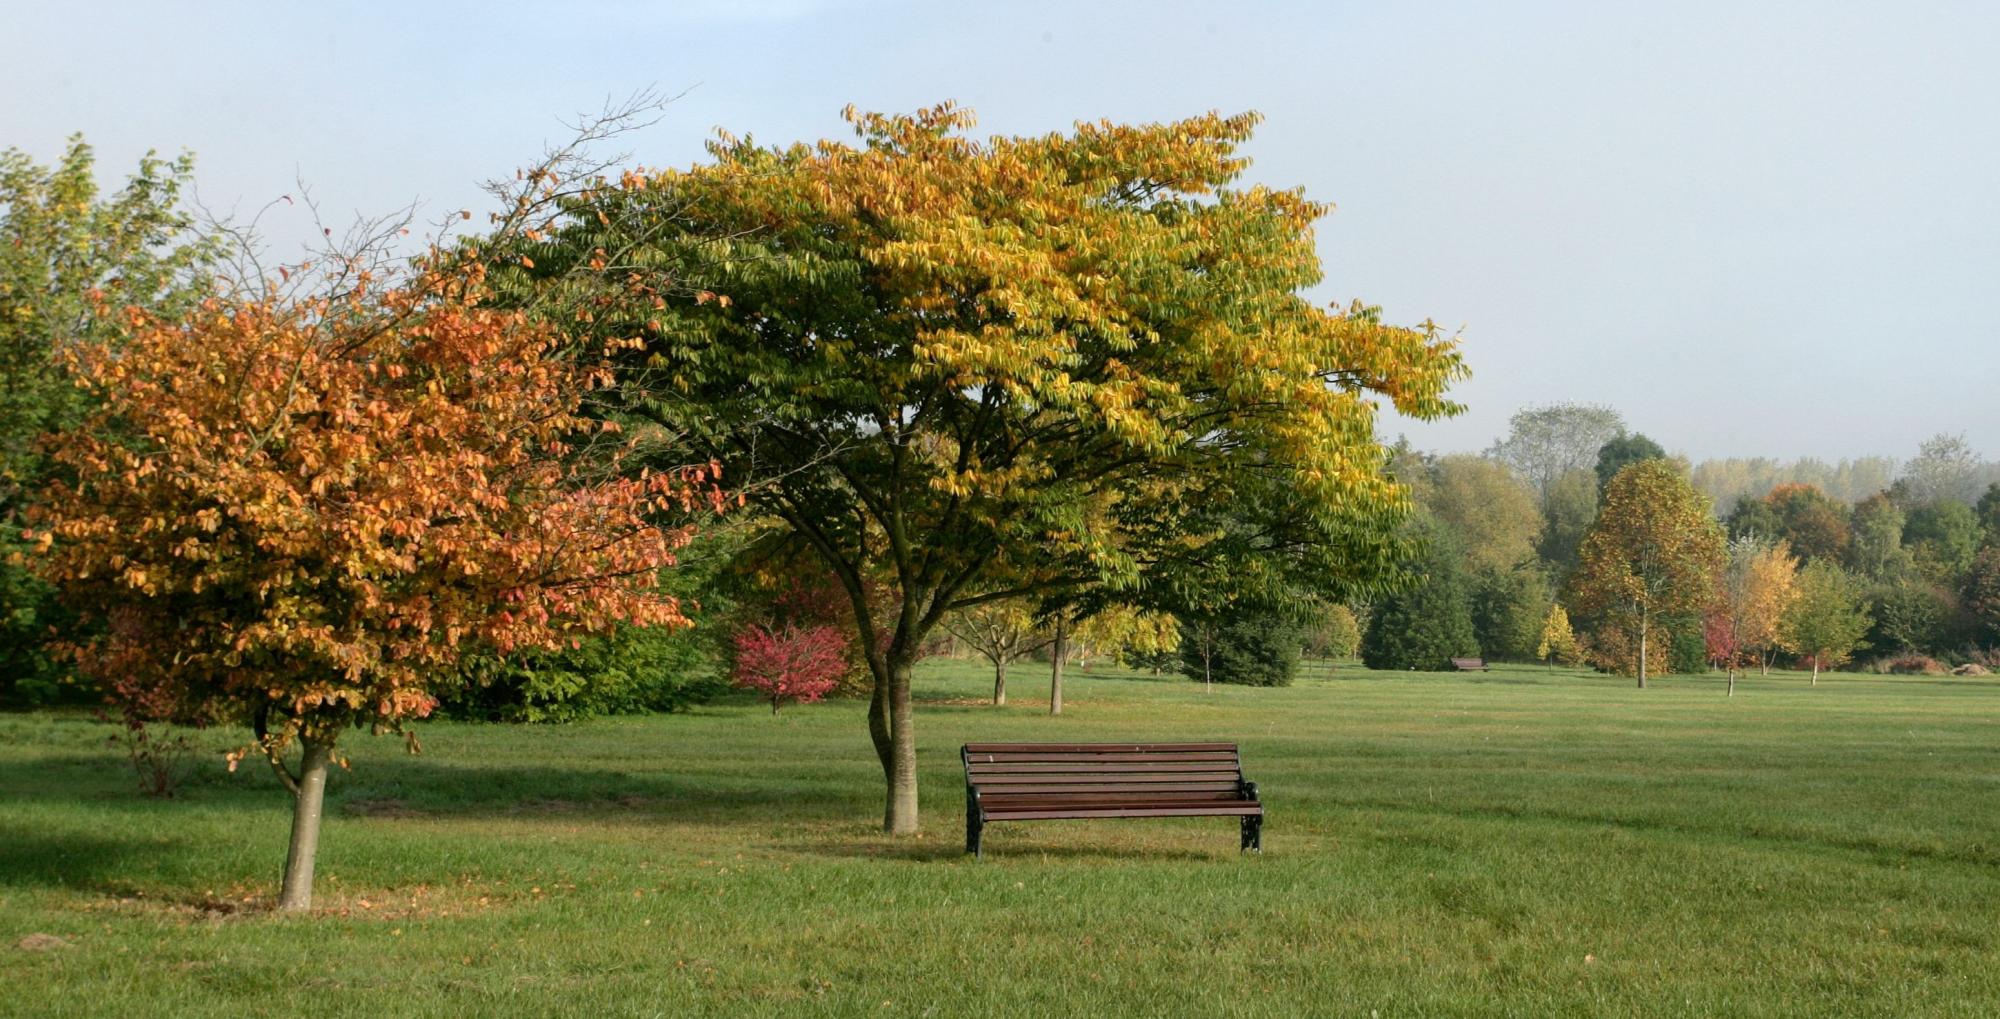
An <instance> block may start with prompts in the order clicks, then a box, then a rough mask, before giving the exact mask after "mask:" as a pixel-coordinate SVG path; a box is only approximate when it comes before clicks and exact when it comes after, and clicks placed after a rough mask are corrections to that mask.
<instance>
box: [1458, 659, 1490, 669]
mask: <svg viewBox="0 0 2000 1019" xmlns="http://www.w3.org/2000/svg"><path fill="white" fill-rule="evenodd" d="M1451 664H1452V667H1453V668H1457V669H1483V668H1485V667H1486V659H1484V658H1454V659H1452V660H1451Z"/></svg>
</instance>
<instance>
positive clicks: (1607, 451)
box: [1597, 432, 1667, 493]
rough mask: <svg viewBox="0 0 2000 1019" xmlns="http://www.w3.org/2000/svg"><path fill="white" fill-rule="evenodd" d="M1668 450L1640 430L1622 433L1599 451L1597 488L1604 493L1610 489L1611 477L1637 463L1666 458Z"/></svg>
mask: <svg viewBox="0 0 2000 1019" xmlns="http://www.w3.org/2000/svg"><path fill="white" fill-rule="evenodd" d="M1666 458H1667V451H1666V450H1664V449H1661V448H1660V444H1659V443H1657V442H1654V441H1653V440H1651V439H1648V438H1646V437H1645V436H1644V435H1641V434H1639V433H1638V432H1633V433H1632V434H1630V435H1620V436H1618V437H1617V438H1614V439H1612V440H1611V441H1609V442H1606V443H1605V444H1604V445H1603V446H1602V447H1601V448H1599V449H1598V451H1597V490H1598V492H1599V493H1603V492H1605V491H1607V490H1608V489H1610V487H1611V479H1612V478H1615V477H1617V476H1618V472H1619V471H1622V470H1624V469H1625V468H1627V467H1630V466H1632V465H1633V464H1636V463H1644V462H1645V461H1647V460H1665V459H1666Z"/></svg>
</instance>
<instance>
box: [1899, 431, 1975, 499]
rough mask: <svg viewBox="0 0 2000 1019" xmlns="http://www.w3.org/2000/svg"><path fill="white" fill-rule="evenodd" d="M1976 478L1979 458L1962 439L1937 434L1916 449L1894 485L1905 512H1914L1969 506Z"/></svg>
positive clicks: (1959, 435)
mask: <svg viewBox="0 0 2000 1019" xmlns="http://www.w3.org/2000/svg"><path fill="white" fill-rule="evenodd" d="M1978 477H1979V454H1978V453H1976V452H1974V451H1973V449H1972V446H1971V445H1970V444H1968V443H1967V442H1966V441H1965V435H1964V434H1963V433H1960V434H1957V435H1953V434H1951V433H1948V432H1939V433H1938V434H1936V435H1933V436H1931V437H1930V438H1928V439H1925V440H1924V441H1923V443H1922V445H1920V446H1918V447H1917V455H1916V458H1915V459H1913V460H1911V461H1910V462H1909V463H1906V464H1904V465H1903V476H1902V477H1901V478H1898V479H1897V484H1898V486H1899V487H1900V489H1901V490H1902V492H1903V493H1904V497H1905V499H1906V500H1907V507H1906V508H1909V509H1915V508H1917V507H1919V506H1930V505H1934V504H1936V503H1940V502H1964V503H1969V502H1971V501H1972V497H1973V495H1974V494H1975V493H1976V492H1977V488H1976V487H1975V486H1976V484H1977V482H1978Z"/></svg>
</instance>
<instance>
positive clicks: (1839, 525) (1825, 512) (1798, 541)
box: [1762, 483, 1850, 562]
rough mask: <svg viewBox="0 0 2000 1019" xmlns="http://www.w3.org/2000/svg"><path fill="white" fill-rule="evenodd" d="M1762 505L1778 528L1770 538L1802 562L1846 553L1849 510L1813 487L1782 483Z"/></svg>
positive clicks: (1830, 558)
mask: <svg viewBox="0 0 2000 1019" xmlns="http://www.w3.org/2000/svg"><path fill="white" fill-rule="evenodd" d="M1762 501H1763V503H1764V505H1766V506H1769V507H1770V508H1771V513H1772V515H1773V516H1774V517H1775V518H1776V520H1777V525H1778V529H1777V531H1776V532H1775V533H1773V534H1771V535H1770V537H1773V538H1778V539H1781V540H1783V541H1784V542H1785V543H1786V544H1787V545H1789V546H1790V547H1791V550H1792V553H1793V554H1794V555H1797V556H1798V557H1799V560H1800V561H1801V562H1811V561H1813V560H1814V559H1828V560H1831V561H1834V562H1839V561H1840V560H1841V559H1842V558H1843V557H1845V556H1846V554H1847V549H1848V544H1849V540H1850V539H1849V535H1848V527H1847V520H1848V511H1847V510H1846V508H1845V507H1843V506H1841V505H1840V504H1839V503H1837V502H1834V501H1833V499H1831V498H1830V497H1828V496H1827V494H1826V493H1825V492H1822V491H1820V490H1819V489H1818V488H1817V487H1815V486H1813V485H1806V484H1798V483H1792V484H1784V485H1779V486H1778V487H1776V488H1773V489H1771V491H1770V494H1768V495H1766V496H1764V498H1763V500H1762Z"/></svg>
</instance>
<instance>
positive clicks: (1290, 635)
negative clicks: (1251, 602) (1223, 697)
mask: <svg viewBox="0 0 2000 1019" xmlns="http://www.w3.org/2000/svg"><path fill="white" fill-rule="evenodd" d="M1210 626H1211V627H1212V630H1208V629H1204V628H1203V627H1202V626H1200V625H1198V624H1197V625H1192V626H1183V627H1182V630H1183V632H1184V633H1185V634H1187V638H1186V639H1183V640H1182V641H1181V645H1180V647H1181V672H1182V674H1184V675H1186V676H1187V677H1188V678H1190V679H1193V680H1195V681H1197V682H1214V683H1233V684H1237V685H1241V686H1290V685H1292V677H1293V676H1294V675H1295V674H1296V673H1297V672H1298V665H1299V652H1300V649H1301V647H1302V646H1303V644H1304V641H1303V638H1302V635H1301V634H1300V631H1299V626H1298V623H1297V622H1295V621H1294V620H1292V619H1291V618H1290V617H1289V616H1288V615H1287V614H1286V613H1285V612H1282V611H1279V610H1277V608H1276V607H1274V606H1266V607H1263V608H1261V609H1260V608H1257V607H1252V606H1246V605H1238V606H1235V607H1234V609H1233V610H1232V611H1231V612H1230V613H1229V614H1228V615H1227V616H1225V617H1223V618H1221V619H1219V620H1214V621H1212V622H1211V623H1210Z"/></svg>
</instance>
